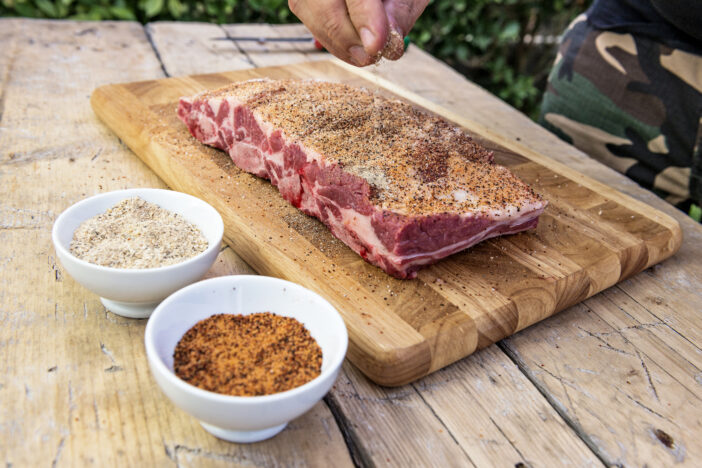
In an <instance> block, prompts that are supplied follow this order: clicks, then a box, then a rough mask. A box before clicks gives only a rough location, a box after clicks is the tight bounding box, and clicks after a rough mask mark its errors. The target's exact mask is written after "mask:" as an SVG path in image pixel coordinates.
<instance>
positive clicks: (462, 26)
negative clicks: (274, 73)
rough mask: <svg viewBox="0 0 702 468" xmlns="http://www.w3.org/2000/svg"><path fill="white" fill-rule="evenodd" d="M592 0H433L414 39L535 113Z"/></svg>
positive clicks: (23, 0) (230, 4) (249, 16)
mask: <svg viewBox="0 0 702 468" xmlns="http://www.w3.org/2000/svg"><path fill="white" fill-rule="evenodd" d="M590 2H591V0H544V1H537V0H432V1H431V2H430V4H429V6H428V7H427V9H426V11H425V12H424V14H423V15H422V16H421V18H420V19H419V20H418V21H417V25H416V26H415V28H414V29H413V30H412V33H411V38H412V41H413V42H414V43H415V44H417V45H419V46H420V47H422V48H424V49H425V50H427V51H428V52H430V53H432V54H433V55H434V56H436V57H438V58H440V59H442V60H444V61H446V62H447V63H448V64H449V65H451V66H453V67H454V68H456V69H457V70H459V71H460V72H462V73H464V74H465V75H466V76H467V77H468V78H469V79H471V80H472V81H474V82H476V83H478V84H480V85H481V86H483V87H485V88H486V89H488V90H489V91H491V92H492V93H494V94H496V95H497V96H499V97H501V98H502V99H504V100H505V101H507V102H509V103H510V104H512V105H513V106H515V107H517V108H518V109H520V110H522V111H524V112H526V113H527V114H528V115H530V116H532V117H535V116H536V115H537V113H538V105H539V103H540V100H541V92H542V90H543V87H544V85H545V78H546V76H547V74H548V70H549V68H550V65H551V62H552V60H553V57H554V55H555V45H554V44H546V45H544V44H538V43H537V42H538V41H534V40H532V41H529V40H528V38H529V37H532V38H534V37H547V38H548V37H549V36H551V37H552V36H555V35H557V34H558V33H560V32H561V31H562V29H563V28H564V27H565V26H566V25H567V24H568V22H569V21H570V20H571V19H572V18H574V17H575V16H577V14H579V13H581V12H582V11H584V10H585V9H586V8H587V6H589V3H590ZM0 16H27V17H34V18H68V19H81V20H103V19H118V20H135V21H140V22H142V23H146V22H149V21H158V20H184V21H211V22H217V23H248V22H253V23H256V22H260V23H289V22H296V21H297V19H296V18H295V16H293V15H292V14H291V13H290V11H289V10H288V7H287V0H249V1H240V0H217V1H215V0H197V1H186V0H117V1H107V0H0Z"/></svg>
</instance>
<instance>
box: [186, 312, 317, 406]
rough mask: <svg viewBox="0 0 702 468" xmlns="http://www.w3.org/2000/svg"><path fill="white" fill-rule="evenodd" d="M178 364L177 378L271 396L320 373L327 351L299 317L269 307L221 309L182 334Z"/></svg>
mask: <svg viewBox="0 0 702 468" xmlns="http://www.w3.org/2000/svg"><path fill="white" fill-rule="evenodd" d="M173 367H174V370H175V373H176V375H177V376H178V377H180V378H181V379H183V380H185V381H186V382H188V383H190V384H192V385H195V386H196V387H199V388H202V389H204V390H209V391H212V392H217V393H223V394H225V395H235V396H255V395H270V394H271V393H277V392H283V391H285V390H290V389H291V388H295V387H299V386H300V385H303V384H305V383H307V382H309V381H310V380H312V379H314V378H315V377H317V376H318V375H319V374H320V372H321V370H322V350H321V348H320V347H319V345H318V344H317V342H316V341H315V339H314V338H312V336H311V335H310V332H309V331H308V330H307V329H306V328H305V327H304V325H302V323H300V322H299V321H297V320H295V319H294V318H291V317H282V316H280V315H276V314H273V313H270V312H260V313H255V314H250V315H234V314H217V315H213V316H211V317H209V318H206V319H205V320H201V321H199V322H198V323H196V324H195V325H194V326H193V327H192V328H191V329H190V330H188V331H187V332H186V333H185V335H183V337H182V338H181V339H180V341H179V342H178V344H177V345H176V348H175V351H174V353H173Z"/></svg>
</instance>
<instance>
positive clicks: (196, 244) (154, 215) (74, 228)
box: [51, 189, 224, 318]
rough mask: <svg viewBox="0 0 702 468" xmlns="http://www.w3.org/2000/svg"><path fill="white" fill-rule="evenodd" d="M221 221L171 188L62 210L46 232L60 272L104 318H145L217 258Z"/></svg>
mask: <svg viewBox="0 0 702 468" xmlns="http://www.w3.org/2000/svg"><path fill="white" fill-rule="evenodd" d="M223 233H224V223H223V222H222V217H221V216H220V215H219V213H218V212H217V210H215V209H214V208H213V207H212V206H210V205H209V204H207V203H205V202H204V201H202V200H200V199H199V198H196V197H193V196H190V195H187V194H184V193H180V192H174V191H171V190H160V189H128V190H118V191H115V192H108V193H103V194H100V195H95V196H94V197H90V198H87V199H85V200H82V201H80V202H78V203H76V204H75V205H72V206H70V207H69V208H68V209H66V210H65V211H64V212H63V213H61V215H60V216H59V217H58V218H57V219H56V221H55V222H54V227H53V230H52V233H51V236H52V240H53V242H54V248H55V249H56V254H57V256H58V258H59V260H60V261H61V264H62V265H63V267H64V268H65V270H66V271H67V272H68V273H69V274H70V275H71V276H72V277H73V278H74V279H75V280H76V281H77V282H79V283H80V284H81V285H83V286H84V287H86V288H87V289H89V290H90V291H92V292H94V293H95V294H97V295H98V296H100V300H101V301H102V303H103V304H104V305H105V307H106V308H107V309H108V310H110V311H111V312H113V313H115V314H118V315H121V316H124V317H130V318H146V317H148V316H149V315H151V312H152V311H153V310H154V308H155V307H156V306H157V305H158V304H159V303H160V302H161V301H162V300H163V299H165V298H166V297H167V296H169V295H170V294H171V293H173V292H175V291H177V290H178V289H181V288H182V287H184V286H187V285H188V284H190V283H193V282H194V281H197V280H198V279H200V278H201V277H202V276H203V275H204V274H205V273H206V272H207V270H208V269H209V268H210V267H211V266H212V263H214V261H215V259H216V258H217V254H218V253H219V249H220V244H221V242H222V235H223Z"/></svg>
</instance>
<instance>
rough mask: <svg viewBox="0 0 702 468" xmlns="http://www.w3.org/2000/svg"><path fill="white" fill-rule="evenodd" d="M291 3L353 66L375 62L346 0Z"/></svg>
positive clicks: (324, 42)
mask: <svg viewBox="0 0 702 468" xmlns="http://www.w3.org/2000/svg"><path fill="white" fill-rule="evenodd" d="M288 6H289V7H290V11H292V12H293V13H294V14H295V16H297V17H298V18H299V19H300V21H302V22H303V23H305V25H306V26H307V27H308V28H309V29H310V31H311V32H312V34H313V35H314V37H315V38H316V39H317V40H318V41H319V42H321V43H322V45H323V46H324V47H325V48H326V49H327V50H328V51H329V52H331V53H332V54H334V55H336V56H337V57H339V58H340V59H341V60H343V61H345V62H348V63H351V64H353V65H358V66H364V65H368V64H370V63H371V59H370V56H369V55H368V53H367V52H366V51H365V49H364V48H363V44H362V42H361V38H360V36H359V34H358V33H357V32H356V28H355V27H354V25H353V23H352V22H351V18H350V16H349V12H348V11H347V9H346V3H345V1H344V0H289V1H288ZM357 11H358V10H357ZM355 15H356V17H357V18H359V17H361V16H362V15H361V16H359V15H358V14H357V13H355Z"/></svg>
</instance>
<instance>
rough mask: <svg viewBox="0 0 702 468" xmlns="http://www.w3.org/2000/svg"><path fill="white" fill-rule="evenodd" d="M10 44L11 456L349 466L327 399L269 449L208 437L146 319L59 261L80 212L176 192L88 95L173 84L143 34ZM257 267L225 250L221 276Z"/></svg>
mask: <svg viewBox="0 0 702 468" xmlns="http://www.w3.org/2000/svg"><path fill="white" fill-rule="evenodd" d="M7 37H10V38H11V39H9V44H10V47H4V45H5V44H7V42H5V41H6V40H7ZM0 43H2V44H3V47H2V48H0V90H1V91H0V96H1V98H0V102H2V103H3V104H4V106H3V107H0V109H1V110H2V112H0V132H2V133H0V284H2V286H1V289H0V324H2V327H0V421H2V422H1V423H0V460H1V462H2V463H4V465H7V466H34V465H49V464H53V465H68V466H82V465H88V464H100V465H106V466H111V465H126V466H140V465H148V466H154V465H167V464H168V465H170V464H174V463H175V464H180V465H188V464H207V463H222V462H228V463H238V464H249V463H255V464H258V465H261V466H274V465H276V464H279V465H283V464H285V463H286V460H289V458H288V457H294V458H295V459H296V460H297V461H298V462H299V463H301V464H308V465H316V466H327V465H330V464H332V463H333V464H335V465H336V464H339V465H341V466H350V465H351V459H350V456H349V453H348V450H347V448H346V445H345V443H344V441H343V437H342V435H341V432H340V431H339V428H338V426H337V425H336V423H335V421H334V418H333V416H332V414H331V412H330V411H329V409H328V407H327V406H326V405H325V404H323V403H320V404H318V405H317V406H316V407H315V408H314V409H313V410H312V411H311V412H309V413H307V414H306V415H304V416H303V417H301V418H300V419H298V420H296V421H293V422H292V423H291V424H290V425H289V426H288V428H287V429H286V430H285V431H284V432H283V433H281V434H280V435H279V436H278V437H276V438H274V439H272V440H269V441H266V442H263V443H260V444H256V445H249V446H238V445H234V444H229V443H225V442H222V441H219V440H217V439H215V438H213V437H212V436H210V435H209V434H208V433H207V432H205V431H204V429H202V428H201V427H200V426H199V424H198V423H197V422H196V421H195V420H193V419H192V418H190V417H189V416H187V415H186V414H185V413H183V412H181V411H180V410H177V409H175V408H174V407H173V406H172V405H171V404H170V402H169V401H168V400H167V399H166V398H165V397H164V396H163V394H162V393H161V391H160V390H159V389H158V388H157V387H156V385H155V383H154V382H153V380H152V378H151V375H150V373H149V370H148V365H147V362H146V358H145V355H144V350H143V330H144V325H145V323H144V321H139V320H130V319H124V318H120V317H118V316H115V315H113V314H111V313H109V312H106V311H105V309H104V307H103V306H102V304H101V303H100V302H99V300H98V298H97V297H96V296H95V295H93V294H92V293H90V292H88V291H86V290H85V289H83V288H82V287H81V286H80V285H78V284H77V283H75V282H74V281H73V280H72V279H71V278H70V277H69V276H68V275H66V274H65V272H64V271H63V269H62V268H61V266H60V265H59V264H58V263H57V260H56V256H55V253H54V252H53V249H52V248H51V239H50V237H51V235H50V230H51V225H52V223H53V221H54V219H55V218H56V216H57V215H58V214H59V213H60V212H61V211H62V210H63V209H65V208H66V207H67V206H68V205H70V204H71V203H74V202H76V201H78V200H80V199H82V198H84V197H86V196H89V195H93V194H95V193H98V192H103V191H109V190H116V189H122V188H128V187H144V186H148V187H165V185H164V184H163V182H162V181H161V180H160V179H158V178H157V177H156V176H155V175H154V174H153V173H152V172H151V171H149V170H148V169H147V168H146V166H145V165H144V164H143V163H142V162H141V161H139V159H138V158H136V157H134V155H133V154H132V152H131V151H129V150H128V149H127V148H126V147H125V146H124V145H123V144H122V143H121V142H120V141H119V140H118V139H117V138H116V137H115V136H114V134H113V133H112V132H110V131H108V130H106V129H105V128H104V126H102V125H101V124H99V123H98V121H97V119H96V117H95V116H94V114H93V112H92V110H91V109H90V106H89V101H88V98H89V94H90V91H91V90H92V89H93V88H95V87H96V86H100V85H102V84H105V83H108V82H114V81H124V80H135V79H147V78H154V77H160V76H163V74H162V68H161V64H160V63H159V62H158V60H157V58H156V56H155V54H154V52H153V50H152V48H151V46H150V44H149V42H148V40H147V37H146V36H145V34H144V31H143V28H142V27H141V26H140V25H138V24H136V23H126V22H118V23H109V22H107V23H106V22H100V23H90V22H53V21H32V20H22V19H0ZM47 64H50V65H47ZM49 68H50V73H49V72H48V71H47V70H48V69H49ZM250 271H251V270H250V268H249V267H248V266H247V265H246V264H244V263H243V262H242V261H241V259H240V258H238V257H237V256H235V255H234V254H233V252H232V251H231V249H229V248H225V249H224V250H223V251H222V252H221V253H220V256H219V258H218V259H217V262H216V263H215V265H214V267H213V269H212V270H211V271H210V272H209V275H221V274H235V273H240V272H250Z"/></svg>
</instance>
